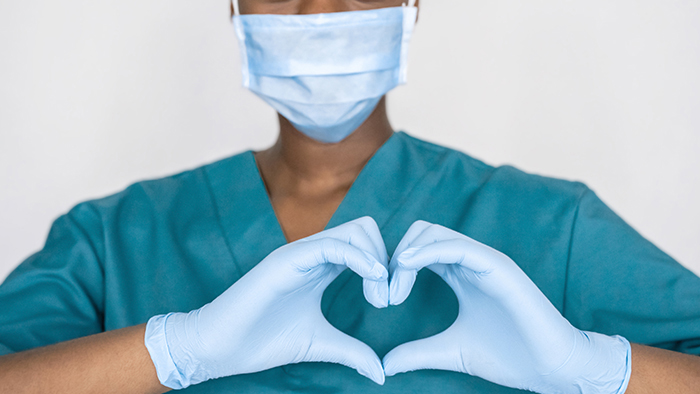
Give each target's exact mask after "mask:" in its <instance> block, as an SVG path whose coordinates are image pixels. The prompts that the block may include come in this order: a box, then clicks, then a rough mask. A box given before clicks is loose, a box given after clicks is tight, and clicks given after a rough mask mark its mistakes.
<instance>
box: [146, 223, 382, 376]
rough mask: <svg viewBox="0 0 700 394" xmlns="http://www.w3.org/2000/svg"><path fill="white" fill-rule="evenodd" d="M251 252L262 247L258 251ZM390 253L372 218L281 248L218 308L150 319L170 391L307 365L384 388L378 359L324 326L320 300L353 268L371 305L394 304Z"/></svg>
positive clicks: (156, 358) (157, 360)
mask: <svg viewBox="0 0 700 394" xmlns="http://www.w3.org/2000/svg"><path fill="white" fill-rule="evenodd" d="M251 247H255V246H254V245H251ZM387 260H388V258H387V253H386V248H385V246H384V241H383V240H382V237H381V234H380V233H379V229H378V228H377V224H376V223H375V222H374V220H373V219H371V218H369V217H365V218H361V219H357V220H354V221H352V222H348V223H346V224H343V225H341V226H338V227H335V228H333V229H329V230H326V231H323V232H321V233H318V234H316V235H313V236H311V237H308V238H305V239H302V240H299V241H296V242H293V243H291V244H288V245H285V246H282V247H280V248H279V249H277V250H275V251H274V252H272V253H271V254H270V255H268V256H267V257H266V258H265V259H264V260H263V261H261V262H260V263H259V264H258V265H256V266H255V267H254V268H253V269H252V270H250V271H249V272H248V273H247V274H245V275H244V276H243V277H242V278H241V279H239V280H238V281H237V282H235V283H234V284H233V285H232V286H231V287H230V288H229V289H228V290H226V291H225V292H224V293H223V294H221V295H220V296H219V297H217V298H216V299H215V300H214V301H212V302H211V303H209V304H207V305H204V306H203V307H202V308H200V309H197V310H194V311H192V312H190V313H171V314H168V315H160V316H155V317H153V318H151V319H150V320H149V322H148V325H147V327H146V337H145V343H146V347H147V348H148V351H149V353H150V355H151V358H152V360H153V362H154V364H155V367H156V371H157V373H158V378H159V379H160V381H161V383H162V384H163V385H165V386H167V387H170V388H175V389H179V388H184V387H187V386H189V385H191V384H196V383H200V382H203V381H205V380H208V379H214V378H219V377H223V376H230V375H237V374H245V373H252V372H258V371H263V370H266V369H270V368H273V367H277V366H281V365H286V364H292V363H300V362H307V361H316V362H331V363H338V364H343V365H346V366H348V367H350V368H354V369H356V370H357V371H358V372H359V373H360V374H362V375H364V376H367V377H369V378H370V379H372V380H373V381H375V382H376V383H378V384H383V383H384V372H383V370H382V365H381V362H380V360H379V357H378V356H377V355H376V353H375V352H374V351H373V350H372V349H371V348H370V347H369V346H367V345H366V344H364V343H362V342H360V341H358V340H357V339H355V338H352V337H350V336H348V335H346V334H344V333H342V332H341V331H339V330H338V329H336V328H335V327H333V326H331V324H330V323H328V321H327V320H326V319H325V317H324V316H323V314H322V312H321V297H322V296H323V292H324V290H325V289H326V287H327V286H328V285H329V284H330V283H331V282H332V281H333V280H334V279H335V278H336V277H337V276H338V275H339V274H340V273H341V272H343V271H344V270H345V269H346V268H350V269H351V270H353V271H354V272H356V273H357V274H358V275H360V276H361V277H363V278H364V281H363V285H364V291H365V298H367V300H368V301H369V302H370V303H371V304H372V305H374V306H375V307H378V308H382V307H386V306H387V304H388V282H387V279H388V271H387V269H386V265H387Z"/></svg>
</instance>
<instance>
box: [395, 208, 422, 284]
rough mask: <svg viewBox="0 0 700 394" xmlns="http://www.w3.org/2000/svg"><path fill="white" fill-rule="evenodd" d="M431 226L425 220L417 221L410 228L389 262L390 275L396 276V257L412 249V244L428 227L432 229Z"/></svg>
mask: <svg viewBox="0 0 700 394" xmlns="http://www.w3.org/2000/svg"><path fill="white" fill-rule="evenodd" d="M430 226H431V224H430V223H428V222H426V221H423V220H417V221H415V222H414V223H413V224H412V225H411V227H409V228H408V231H406V234H404V236H403V237H402V238H401V241H400V242H399V245H398V246H397V247H396V250H395V251H394V255H393V256H391V261H390V262H389V274H390V275H393V274H394V269H395V268H396V263H397V261H396V256H398V255H400V254H401V253H402V252H403V251H404V250H406V249H408V248H409V247H411V244H412V243H413V241H414V240H415V239H416V238H417V237H418V236H419V235H420V234H422V233H423V231H425V229H427V228H428V227H430Z"/></svg>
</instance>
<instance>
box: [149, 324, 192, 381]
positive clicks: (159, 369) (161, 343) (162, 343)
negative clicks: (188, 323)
mask: <svg viewBox="0 0 700 394" xmlns="http://www.w3.org/2000/svg"><path fill="white" fill-rule="evenodd" d="M173 315H175V313H168V314H167V315H157V316H153V317H152V318H150V319H149V320H148V323H147V324H146V335H145V336H144V343H145V344H146V349H148V353H149V354H150V356H151V360H152V361H153V365H154V366H155V367H156V374H157V375H158V380H160V383H161V384H162V385H163V386H166V387H169V388H171V389H175V390H179V389H184V388H186V387H188V386H189V385H190V381H189V379H187V377H186V376H184V375H183V374H181V373H180V371H179V370H178V368H177V365H175V361H174V360H173V357H172V355H171V353H170V347H169V346H168V340H167V335H166V323H167V320H168V318H170V317H171V316H173ZM178 315H183V314H182V313H178Z"/></svg>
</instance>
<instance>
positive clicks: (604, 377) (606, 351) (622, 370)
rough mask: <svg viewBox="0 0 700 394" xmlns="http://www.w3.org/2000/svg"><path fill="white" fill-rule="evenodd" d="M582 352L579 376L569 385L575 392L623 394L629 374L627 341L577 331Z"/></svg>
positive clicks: (621, 338) (584, 393) (617, 337)
mask: <svg viewBox="0 0 700 394" xmlns="http://www.w3.org/2000/svg"><path fill="white" fill-rule="evenodd" d="M579 339H580V341H579V344H578V345H577V347H578V348H579V349H580V350H581V352H580V353H579V354H578V357H576V358H577V360H576V361H578V362H577V363H576V364H577V365H578V371H579V374H578V376H577V378H575V379H574V381H573V382H572V383H573V385H574V387H573V388H574V390H573V391H572V392H576V393H583V394H587V393H596V394H597V393H605V394H623V393H624V392H625V391H626V390H627V385H628V384H629V380H630V376H631V373H632V365H631V364H632V351H631V347H630V343H629V341H627V339H625V338H623V337H621V336H619V335H614V336H608V335H603V334H598V333H595V332H589V331H579Z"/></svg>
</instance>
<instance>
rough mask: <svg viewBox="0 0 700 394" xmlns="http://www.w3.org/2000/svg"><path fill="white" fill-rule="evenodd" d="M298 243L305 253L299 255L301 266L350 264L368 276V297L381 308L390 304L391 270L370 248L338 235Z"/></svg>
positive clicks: (365, 278)
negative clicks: (366, 248)
mask: <svg viewBox="0 0 700 394" xmlns="http://www.w3.org/2000/svg"><path fill="white" fill-rule="evenodd" d="M295 246H296V247H297V248H301V250H300V251H299V252H298V253H301V255H298V256H297V258H296V259H295V261H296V262H295V264H296V267H297V268H298V269H301V270H304V271H310V270H312V269H314V268H316V267H318V266H320V265H323V264H336V265H339V266H345V267H348V268H350V269H351V270H352V271H354V272H355V273H356V274H358V275H360V276H361V277H362V278H363V279H364V281H363V283H364V285H365V287H364V294H365V298H366V299H367V301H368V302H369V303H370V304H372V305H373V306H375V307H377V308H383V307H386V306H387V304H388V293H389V291H388V284H387V280H388V277H389V272H388V271H387V269H386V268H385V267H384V265H383V264H381V263H380V262H378V261H377V259H376V258H374V256H372V255H371V254H369V253H368V252H366V251H364V250H362V249H359V248H357V247H355V246H353V245H350V244H347V243H345V242H342V241H339V240H337V239H335V238H321V239H316V240H313V241H305V242H303V243H298V244H297V245H295ZM370 282H378V283H376V284H372V283H370ZM329 283H330V282H329Z"/></svg>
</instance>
